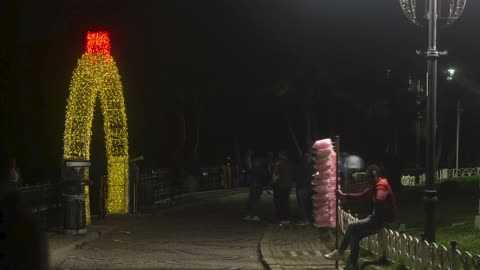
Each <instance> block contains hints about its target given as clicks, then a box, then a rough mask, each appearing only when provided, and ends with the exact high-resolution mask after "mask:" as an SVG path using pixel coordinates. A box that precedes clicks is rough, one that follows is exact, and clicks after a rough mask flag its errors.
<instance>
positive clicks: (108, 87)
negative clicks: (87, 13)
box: [64, 32, 129, 223]
mask: <svg viewBox="0 0 480 270" xmlns="http://www.w3.org/2000/svg"><path fill="white" fill-rule="evenodd" d="M97 97H98V98H99V100H100V107H101V110H102V114H103V119H104V130H105V146H106V155H107V170H108V198H107V206H106V207H107V214H114V213H115V214H119V213H127V212H128V194H129V193H128V188H129V187H128V183H129V182H128V133H127V115H126V112H125V101H124V97H123V90H122V83H121V81H120V75H119V73H118V69H117V66H116V64H115V61H114V60H113V57H112V56H111V55H110V38H109V34H108V33H107V32H88V33H87V45H86V48H85V53H84V54H83V55H82V57H81V58H80V59H79V60H78V63H77V67H76V68H75V70H74V72H73V77H72V80H71V82H70V95H69V97H68V102H67V115H66V121H65V134H64V158H65V159H73V158H84V159H87V160H89V159H90V139H91V136H92V121H93V111H94V109H95V102H96V99H97ZM85 192H86V193H88V187H87V188H86V189H85ZM87 198H88V196H87ZM87 203H88V201H87ZM86 208H87V223H90V211H89V209H90V207H89V203H88V204H87V205H86Z"/></svg>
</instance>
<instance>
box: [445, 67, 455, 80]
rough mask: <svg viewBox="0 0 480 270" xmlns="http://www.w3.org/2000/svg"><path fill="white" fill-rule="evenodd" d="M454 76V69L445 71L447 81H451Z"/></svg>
mask: <svg viewBox="0 0 480 270" xmlns="http://www.w3.org/2000/svg"><path fill="white" fill-rule="evenodd" d="M454 76H455V69H454V68H449V69H447V81H451V80H453V77H454Z"/></svg>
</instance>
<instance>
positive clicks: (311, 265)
mask: <svg viewBox="0 0 480 270" xmlns="http://www.w3.org/2000/svg"><path fill="white" fill-rule="evenodd" d="M328 251H329V249H328V248H327V247H326V246H325V244H324V242H323V241H322V239H321V238H320V232H319V229H317V228H315V227H313V226H297V225H289V226H278V225H270V226H269V227H268V229H267V231H266V232H265V235H264V236H263V238H262V240H261V241H260V252H261V255H262V257H263V260H264V261H265V263H266V264H267V265H268V266H269V267H270V269H272V270H274V269H335V263H334V262H333V263H332V262H331V261H328V260H326V259H325V258H324V257H323V254H325V253H327V252H328Z"/></svg>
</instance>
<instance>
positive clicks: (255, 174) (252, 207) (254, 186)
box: [243, 156, 269, 221]
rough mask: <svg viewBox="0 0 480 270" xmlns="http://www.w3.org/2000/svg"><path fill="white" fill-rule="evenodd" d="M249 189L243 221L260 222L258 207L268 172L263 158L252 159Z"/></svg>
mask: <svg viewBox="0 0 480 270" xmlns="http://www.w3.org/2000/svg"><path fill="white" fill-rule="evenodd" d="M250 177H251V181H250V189H249V194H248V202H247V216H245V217H244V218H243V219H244V220H245V221H260V217H259V216H258V205H259V202H260V198H261V196H262V193H263V188H264V187H265V185H266V184H267V182H268V178H269V177H268V171H267V166H266V161H265V159H264V158H263V157H260V156H256V157H254V158H253V162H252V169H251V171H250Z"/></svg>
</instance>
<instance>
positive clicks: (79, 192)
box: [62, 161, 90, 234]
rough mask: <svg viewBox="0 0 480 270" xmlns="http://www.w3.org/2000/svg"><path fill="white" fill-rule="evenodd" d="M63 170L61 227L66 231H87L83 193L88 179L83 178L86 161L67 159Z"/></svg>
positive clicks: (82, 232)
mask: <svg viewBox="0 0 480 270" xmlns="http://www.w3.org/2000/svg"><path fill="white" fill-rule="evenodd" d="M65 164H66V166H65V168H64V171H63V181H62V184H63V185H62V207H63V213H64V220H63V227H64V231H65V232H66V233H71V234H85V233H87V223H86V213H85V200H86V198H87V195H86V194H85V193H84V190H85V186H86V185H88V183H89V182H88V181H87V180H85V179H84V175H85V171H84V170H85V168H86V167H88V166H89V165H90V163H89V162H87V161H67V162H66V163H65Z"/></svg>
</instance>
